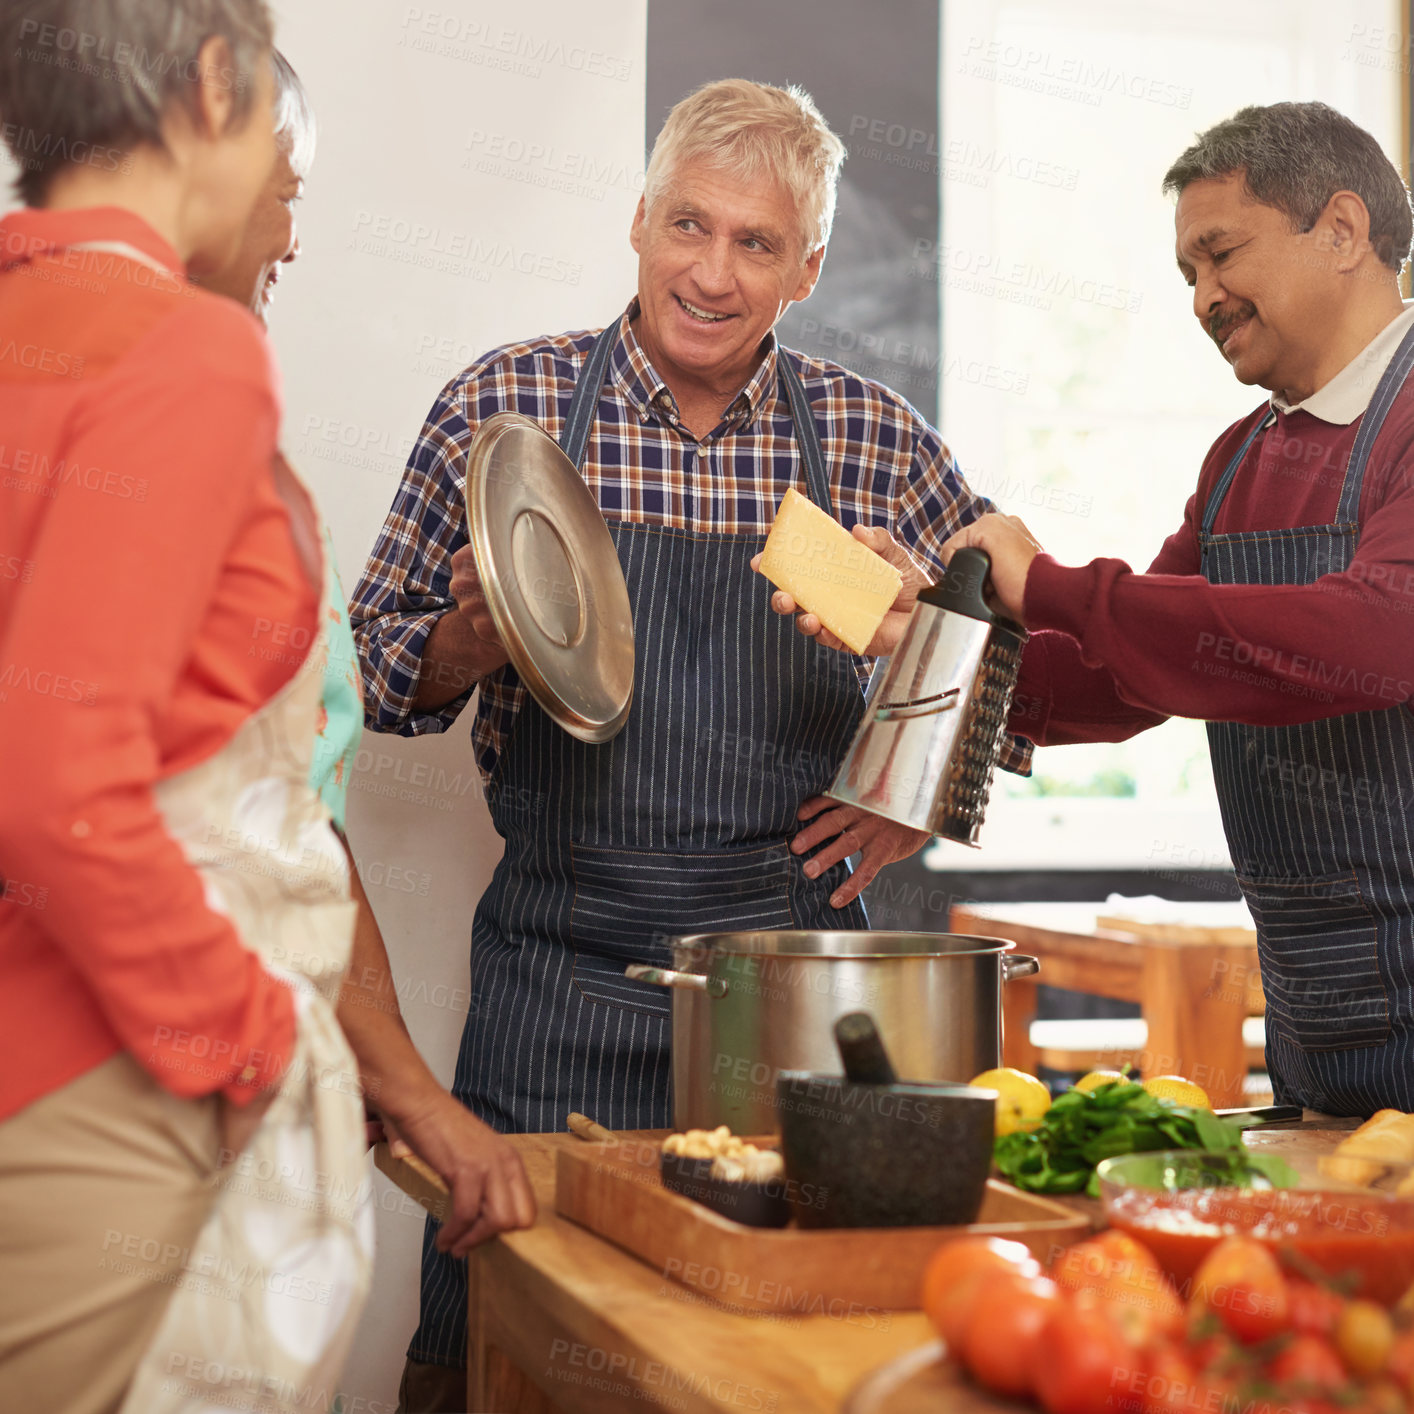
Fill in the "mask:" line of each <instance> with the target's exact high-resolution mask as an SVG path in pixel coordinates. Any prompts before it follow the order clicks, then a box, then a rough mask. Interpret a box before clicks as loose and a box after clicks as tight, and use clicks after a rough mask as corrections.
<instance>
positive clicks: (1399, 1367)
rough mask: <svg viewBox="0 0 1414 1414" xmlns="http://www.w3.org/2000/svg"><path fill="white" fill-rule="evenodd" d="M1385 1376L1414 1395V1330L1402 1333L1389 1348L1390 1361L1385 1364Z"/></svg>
mask: <svg viewBox="0 0 1414 1414" xmlns="http://www.w3.org/2000/svg"><path fill="white" fill-rule="evenodd" d="M1385 1374H1387V1375H1388V1376H1389V1377H1390V1378H1391V1379H1392V1380H1394V1381H1395V1383H1397V1384H1398V1385H1399V1387H1400V1388H1401V1389H1407V1390H1409V1392H1410V1393H1411V1394H1414V1330H1410V1331H1401V1332H1400V1333H1399V1334H1398V1335H1396V1336H1395V1338H1394V1344H1393V1345H1392V1346H1390V1348H1389V1359H1388V1360H1387V1361H1386V1362H1385Z"/></svg>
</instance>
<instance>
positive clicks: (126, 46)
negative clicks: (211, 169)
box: [0, 0, 274, 206]
mask: <svg viewBox="0 0 1414 1414" xmlns="http://www.w3.org/2000/svg"><path fill="white" fill-rule="evenodd" d="M273 31H274V27H273V23H272V21H271V18H270V12H269V10H268V9H267V7H266V3H265V0H0V125H3V127H0V133H3V137H4V140H5V145H6V146H7V147H8V148H9V149H10V152H11V154H12V156H13V157H14V158H15V160H16V162H18V163H19V165H20V169H21V170H20V175H19V177H18V179H17V180H16V183H15V186H16V190H17V191H18V193H19V195H20V197H21V199H22V200H23V201H25V202H26V203H27V204H28V205H31V206H35V205H38V204H39V203H41V202H42V201H43V200H44V195H45V192H46V191H47V190H48V187H49V183H50V181H51V179H52V178H53V176H54V174H55V173H56V172H58V171H59V170H60V169H61V168H63V167H66V166H68V165H69V164H70V163H73V162H81V163H84V164H87V165H93V166H95V167H100V168H107V169H108V170H117V168H118V165H119V159H120V158H121V157H123V156H124V155H125V154H127V153H129V152H131V151H132V150H133V149H134V148H136V147H140V146H144V145H150V146H154V147H161V146H162V122H163V119H164V117H165V116H166V115H167V114H168V112H169V109H170V107H171V105H172V104H173V103H182V104H186V105H191V104H192V102H193V100H194V98H195V93H196V88H195V83H194V80H195V79H196V77H197V66H196V59H197V55H198V53H199V52H200V50H201V46H202V45H203V44H204V43H205V42H206V41H207V40H208V39H211V38H213V37H217V36H219V37H221V38H223V39H225V40H226V42H227V43H228V44H229V45H230V47H231V55H232V65H231V68H230V70H228V71H227V72H226V73H223V74H221V75H219V76H218V77H219V78H220V79H221V80H222V81H223V82H225V83H228V84H229V86H230V88H231V89H232V92H233V98H234V102H233V105H232V122H233V123H234V124H237V125H239V124H240V123H242V122H244V121H245V119H246V118H247V116H248V115H249V112H250V106H251V98H252V87H251V76H252V74H254V73H255V71H256V66H257V65H258V64H260V63H261V62H263V61H264V58H265V55H266V54H267V53H268V51H269V49H270V46H271V44H272V42H273V39H274V32H273Z"/></svg>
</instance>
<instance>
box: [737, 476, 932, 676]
mask: <svg viewBox="0 0 1414 1414" xmlns="http://www.w3.org/2000/svg"><path fill="white" fill-rule="evenodd" d="M794 494H796V493H794V492H791V493H788V496H789V495H794ZM798 499H799V498H798ZM788 504H789V502H788V501H787V502H786V503H783V510H784V509H785V508H786V507H787V506H788ZM849 533H850V534H851V535H852V536H853V538H854V540H855V542H856V543H857V544H858V545H859V546H860V548H861V550H868V551H870V552H871V553H872V554H874V555H877V556H878V557H879V558H880V559H882V560H883V561H884V562H885V563H886V564H888V565H891V566H892V567H893V568H894V570H895V571H897V573H898V578H899V587H898V590H897V597H895V598H894V599H893V601H892V602H891V603H889V604H888V606H887V608H886V609H885V610H884V612H883V615H882V617H881V619H880V621H879V624H878V627H877V628H876V629H875V630H874V633H873V635H872V637H870V638H869V640H868V641H867V643H865V644H863V645H860V644H848V643H846V642H845V641H844V640H843V639H842V638H840V636H839V635H838V634H836V633H832V632H831V631H830V629H829V628H827V627H826V626H825V624H824V623H823V622H822V621H821V618H820V615H819V614H818V613H815V612H813V611H812V610H811V609H809V608H807V607H806V606H805V605H803V604H798V603H797V602H796V600H795V597H794V596H793V595H792V594H790V593H789V592H788V591H787V590H786V589H778V590H777V591H776V592H775V593H774V594H773V595H772V596H771V607H772V608H773V609H774V610H775V611H776V613H778V614H782V615H786V616H789V615H791V614H794V615H796V621H795V626H796V628H797V629H799V630H800V632H801V633H803V634H805V635H806V636H807V637H811V638H815V639H817V640H818V641H819V642H820V643H823V644H824V645H825V646H826V647H827V648H836V649H839V650H841V651H842V652H846V653H850V652H854V653H859V654H861V655H862V656H863V657H866V658H885V657H887V656H888V655H889V654H890V653H892V652H893V650H894V645H895V644H896V643H897V642H898V641H899V639H900V638H901V637H902V636H903V631H904V629H905V628H906V627H907V626H908V618H909V615H910V614H911V613H912V612H913V606H914V604H916V603H917V602H918V594H919V591H920V590H922V589H926V588H927V587H928V585H929V584H930V583H932V581H931V580H930V579H929V577H928V575H926V574H925V573H924V572H923V571H922V570H921V569H919V567H918V563H917V561H916V560H915V559H914V558H913V556H912V555H910V554H909V553H908V551H907V550H906V549H905V548H904V547H903V546H902V545H901V544H899V542H898V541H897V540H895V539H894V538H893V536H892V535H890V534H889V532H888V531H887V530H885V529H884V528H883V527H882V526H864V525H856V526H855V527H854V528H853V529H852V530H851V531H850V532H849ZM808 549H809V547H807V556H806V558H808ZM766 554H767V552H766V551H764V550H763V551H762V552H761V553H760V554H757V555H754V556H752V559H751V568H752V569H754V570H755V571H756V572H757V573H758V574H764V575H765V576H766V577H767V578H768V579H770V580H771V581H772V583H777V582H779V581H778V580H777V579H776V578H775V577H774V576H773V575H772V572H771V570H772V566H771V565H770V564H769V563H764V564H763V561H765V559H766ZM834 558H835V561H836V562H839V561H840V560H841V559H846V560H847V558H848V557H840V556H835V557H834ZM825 592H826V594H828V595H829V597H830V598H831V599H832V600H834V601H836V602H840V603H847V601H848V599H849V598H850V597H851V594H852V586H851V583H850V577H849V575H848V574H847V573H846V574H843V575H840V576H837V582H836V583H834V584H829V583H828V582H827V583H826V585H825Z"/></svg>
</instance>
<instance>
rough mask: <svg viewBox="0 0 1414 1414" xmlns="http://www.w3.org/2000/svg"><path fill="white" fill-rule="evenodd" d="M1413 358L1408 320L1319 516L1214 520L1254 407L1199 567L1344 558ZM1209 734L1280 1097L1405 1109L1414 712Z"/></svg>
mask: <svg viewBox="0 0 1414 1414" xmlns="http://www.w3.org/2000/svg"><path fill="white" fill-rule="evenodd" d="M1411 368H1414V332H1411V333H1409V334H1408V335H1406V336H1405V338H1404V341H1403V342H1402V343H1401V344H1400V346H1399V350H1398V352H1397V353H1396V354H1395V357H1394V361H1393V362H1392V363H1391V364H1390V366H1389V368H1388V370H1387V371H1386V372H1385V375H1384V377H1383V378H1382V379H1381V380H1380V383H1379V386H1378V387H1377V388H1376V390H1375V394H1374V397H1373V399H1372V400H1371V402H1370V406H1369V408H1368V409H1367V410H1366V412H1365V414H1364V417H1363V419H1362V421H1361V424H1360V429H1359V432H1358V433H1357V435H1356V439H1355V445H1354V447H1353V448H1352V449H1351V454H1350V461H1349V463H1348V465H1347V467H1346V472H1345V480H1344V483H1343V485H1342V488H1341V493H1340V502H1339V506H1338V508H1337V511H1336V517H1335V521H1334V522H1333V523H1332V524H1330V525H1311V526H1301V527H1299V528H1297V529H1292V530H1253V531H1242V532H1238V533H1234V534H1223V535H1219V534H1216V533H1214V530H1213V526H1214V524H1215V522H1216V520H1217V515H1218V511H1219V508H1220V507H1221V506H1222V503H1223V500H1224V498H1225V497H1226V496H1227V493H1228V491H1229V489H1230V488H1231V486H1232V483H1233V479H1234V478H1235V477H1236V475H1237V473H1238V469H1239V467H1240V466H1241V465H1242V463H1243V460H1244V458H1246V457H1247V455H1248V452H1249V451H1250V450H1251V449H1252V448H1253V444H1254V443H1257V439H1258V435H1259V434H1260V433H1261V432H1262V431H1263V430H1264V429H1265V428H1266V427H1267V426H1268V425H1269V424H1270V422H1271V421H1272V418H1273V416H1274V414H1270V413H1268V414H1265V415H1263V416H1260V417H1259V418H1258V420H1257V422H1256V425H1255V426H1254V427H1253V428H1252V430H1251V431H1250V432H1249V433H1248V435H1247V438H1246V440H1245V441H1244V442H1243V443H1242V446H1241V447H1240V448H1239V449H1238V452H1237V455H1236V456H1234V457H1233V459H1232V461H1231V462H1229V464H1228V466H1227V468H1226V470H1225V471H1224V472H1223V475H1222V477H1221V478H1220V479H1219V481H1218V483H1217V485H1216V486H1215V487H1214V488H1213V493H1212V495H1211V496H1210V497H1209V499H1208V504H1207V506H1206V507H1205V509H1204V512H1203V521H1202V528H1201V531H1200V534H1199V543H1200V545H1201V547H1202V570H1203V574H1204V576H1205V577H1206V578H1207V579H1208V580H1209V581H1210V582H1211V583H1213V584H1312V583H1314V582H1315V581H1316V580H1317V579H1319V578H1320V577H1321V576H1322V575H1325V574H1338V573H1339V572H1341V571H1342V570H1344V569H1346V568H1347V567H1348V566H1349V565H1350V563H1351V561H1352V559H1353V558H1354V555H1355V549H1356V546H1357V544H1358V543H1359V539H1360V525H1359V522H1358V519H1357V517H1358V512H1359V507H1360V488H1361V483H1362V481H1363V480H1364V475H1365V467H1366V464H1367V463H1368V461H1369V457H1370V451H1371V448H1372V447H1373V446H1374V443H1375V439H1376V437H1377V436H1378V435H1379V431H1380V427H1381V425H1382V424H1383V422H1384V419H1385V416H1386V414H1387V413H1388V412H1389V409H1390V407H1391V405H1392V404H1393V402H1394V400H1395V398H1396V396H1398V395H1399V394H1400V392H1401V390H1402V389H1403V388H1404V384H1405V380H1406V378H1407V377H1408V376H1409V373H1410V370H1411ZM1258 452H1260V444H1259V443H1258ZM1254 465H1255V463H1254ZM1403 666H1407V665H1403ZM1337 667H1338V665H1331V664H1324V665H1322V669H1323V671H1326V672H1330V671H1332V670H1333V669H1335V668H1337ZM1317 686H1318V685H1317V684H1316V683H1315V682H1313V689H1314V688H1316V687H1317ZM1208 741H1209V745H1210V747H1211V749H1212V755H1213V777H1214V780H1215V781H1216V783H1217V789H1218V800H1219V803H1220V805H1221V807H1222V815H1223V825H1224V827H1225V829H1226V831H1227V838H1228V846H1229V848H1230V850H1231V852H1232V858H1233V863H1234V866H1235V867H1236V871H1237V879H1238V883H1239V884H1240V885H1241V886H1242V892H1243V893H1244V894H1245V895H1246V898H1247V903H1248V906H1249V907H1250V908H1251V910H1252V916H1253V918H1254V920H1255V921H1256V925H1257V947H1258V953H1259V956H1260V959H1261V966H1262V986H1263V989H1264V991H1265V992H1266V998H1267V1068H1268V1070H1269V1071H1270V1073H1271V1077H1272V1084H1273V1087H1274V1090H1275V1097H1276V1099H1277V1101H1278V1102H1281V1103H1287V1104H1300V1105H1306V1106H1308V1107H1310V1108H1312V1109H1316V1110H1324V1111H1325V1112H1327V1113H1329V1114H1338V1115H1357V1114H1358V1115H1369V1114H1371V1113H1373V1112H1374V1111H1375V1110H1376V1109H1379V1108H1381V1107H1384V1106H1391V1107H1395V1108H1398V1109H1401V1110H1406V1111H1408V1110H1414V1024H1412V1023H1414V712H1411V710H1410V708H1409V707H1408V706H1406V705H1403V704H1401V705H1398V706H1394V707H1390V708H1388V709H1386V710H1383V711H1369V712H1352V713H1348V714H1346V715H1345V716H1340V717H1329V718H1326V719H1325V720H1323V721H1316V722H1303V723H1297V724H1294V725H1291V726H1280V727H1253V726H1246V725H1244V724H1242V723H1239V722H1210V723H1209V724H1208Z"/></svg>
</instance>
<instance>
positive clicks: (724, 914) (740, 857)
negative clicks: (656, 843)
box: [570, 844, 795, 1018]
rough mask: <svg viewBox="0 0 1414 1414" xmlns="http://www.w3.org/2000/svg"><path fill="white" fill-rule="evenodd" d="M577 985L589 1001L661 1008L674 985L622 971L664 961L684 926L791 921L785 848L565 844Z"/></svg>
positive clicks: (697, 929) (666, 1007)
mask: <svg viewBox="0 0 1414 1414" xmlns="http://www.w3.org/2000/svg"><path fill="white" fill-rule="evenodd" d="M570 858H571V860H572V863H573V867H574V905H573V909H572V911H571V914H570V937H571V942H572V944H573V948H574V985H575V986H576V987H577V988H578V989H579V992H580V994H581V995H582V996H583V997H584V998H585V1000H586V1001H591V1002H596V1003H599V1004H601V1005H607V1006H618V1007H628V1008H630V1009H631V1010H634V1011H643V1012H647V1013H649V1014H650V1015H652V1016H661V1017H664V1018H666V1017H668V1016H669V1015H671V1011H672V991H671V990H670V989H669V988H666V987H656V986H653V985H652V984H651V983H648V982H633V981H630V980H629V979H628V978H627V977H625V976H624V968H625V967H627V966H629V965H630V964H631V963H635V962H642V963H650V964H651V965H653V966H655V967H671V966H672V954H671V951H670V950H669V947H668V939H669V938H673V937H677V936H679V935H680V934H684V933H716V932H734V931H737V930H739V929H755V928H761V929H769V928H791V927H794V926H795V924H794V920H793V918H792V915H791V910H790V863H791V854H790V850H789V848H788V847H787V846H786V845H784V844H774V845H767V846H765V847H764V848H761V849H732V850H716V851H702V850H694V851H692V852H691V853H674V852H669V851H663V850H637V849H601V848H597V847H591V846H586V845H578V844H572V845H571V846H570Z"/></svg>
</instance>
